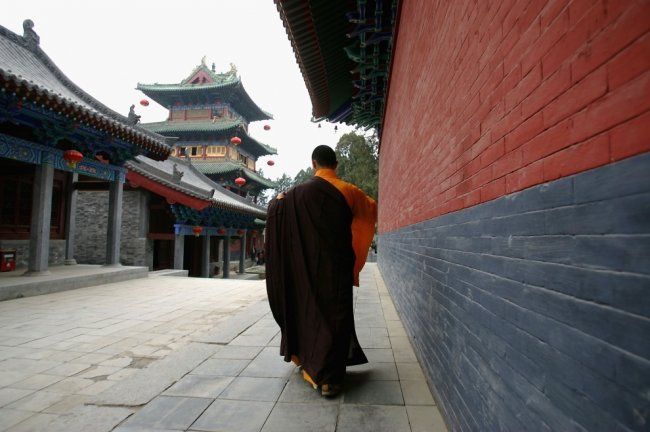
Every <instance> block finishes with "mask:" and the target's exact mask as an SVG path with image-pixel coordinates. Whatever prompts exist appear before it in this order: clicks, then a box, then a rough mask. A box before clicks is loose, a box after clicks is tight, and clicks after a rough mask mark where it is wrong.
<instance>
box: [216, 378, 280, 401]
mask: <svg viewBox="0 0 650 432" xmlns="http://www.w3.org/2000/svg"><path fill="white" fill-rule="evenodd" d="M286 383H287V380H286V379H281V378H252V377H238V378H235V379H234V380H233V381H232V382H231V383H230V385H229V386H228V387H227V388H226V389H225V390H224V391H223V392H222V393H221V395H220V396H219V398H220V399H237V400H248V401H275V400H277V399H278V397H279V396H280V393H282V390H283V389H284V386H285V384H286Z"/></svg>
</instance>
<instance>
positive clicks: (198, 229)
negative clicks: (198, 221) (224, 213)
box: [192, 226, 203, 237]
mask: <svg viewBox="0 0 650 432" xmlns="http://www.w3.org/2000/svg"><path fill="white" fill-rule="evenodd" d="M192 232H193V233H194V236H195V237H198V236H200V235H201V233H202V232H203V227H200V226H195V227H194V228H192Z"/></svg>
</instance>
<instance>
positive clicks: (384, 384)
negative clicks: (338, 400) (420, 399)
mask: <svg viewBox="0 0 650 432" xmlns="http://www.w3.org/2000/svg"><path fill="white" fill-rule="evenodd" d="M343 402H344V403H345V404H367V405H404V399H403V398H402V391H401V388H400V384H399V382H398V381H363V382H354V381H350V380H348V381H346V383H345V393H344V394H343Z"/></svg>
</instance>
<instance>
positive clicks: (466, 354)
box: [378, 154, 650, 431]
mask: <svg viewBox="0 0 650 432" xmlns="http://www.w3.org/2000/svg"><path fill="white" fill-rule="evenodd" d="M648 172H650V154H645V155H640V156H636V157H633V158H629V159H626V160H624V161H621V162H617V163H614V164H609V165H607V166H605V167H601V168H598V169H593V170H589V171H586V172H583V173H580V174H577V175H573V176H569V177H565V178H562V179H559V180H555V181H553V182H550V183H545V184H541V185H537V186H534V187H531V188H528V189H526V190H524V191H521V192H518V193H514V194H511V195H507V196H505V197H501V198H498V199H495V200H492V201H490V202H487V203H483V204H481V205H478V206H474V207H472V208H468V209H465V210H461V211H457V212H454V213H451V214H447V215H444V216H440V217H437V218H433V219H430V220H427V221H424V222H420V223H417V224H413V225H410V226H407V227H403V228H401V229H399V230H395V231H392V232H390V233H384V234H382V235H381V236H380V239H379V248H378V252H379V253H378V258H379V264H380V269H381V272H382V274H383V276H384V278H385V279H386V282H387V284H388V286H389V289H390V292H391V294H392V296H393V299H394V300H395V304H396V307H397V309H398V312H399V314H400V317H401V318H402V320H403V322H404V324H405V327H406V329H407V332H408V333H409V335H410V337H411V339H412V341H413V344H414V348H415V350H416V352H417V354H418V357H419V359H420V361H421V362H422V364H423V366H424V370H425V374H426V375H427V378H428V381H429V383H430V384H431V387H432V389H433V391H434V394H435V396H436V398H437V400H438V402H439V405H440V407H441V411H442V412H443V415H444V417H445V419H446V421H447V423H448V426H450V430H475V431H483V430H512V431H520V430H536V431H538V430H553V431H556V430H638V431H641V430H646V428H647V421H648V411H647V407H648V402H647V388H648V385H649V381H648V380H649V377H650V345H649V344H648V339H647V338H648V335H649V334H650V296H649V295H648V288H649V287H650V241H649V240H648V233H650V217H648V215H650V181H649V177H648Z"/></svg>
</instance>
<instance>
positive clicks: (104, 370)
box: [75, 366, 122, 379]
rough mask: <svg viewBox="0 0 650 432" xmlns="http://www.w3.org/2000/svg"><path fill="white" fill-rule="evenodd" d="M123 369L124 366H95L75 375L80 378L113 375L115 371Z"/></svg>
mask: <svg viewBox="0 0 650 432" xmlns="http://www.w3.org/2000/svg"><path fill="white" fill-rule="evenodd" d="M121 369H122V368H120V367H113V366H93V367H91V368H90V369H88V370H86V371H83V372H81V373H79V374H78V375H75V376H76V377H79V378H87V379H96V378H100V377H107V376H109V375H113V374H114V373H116V372H119V371H120V370H121Z"/></svg>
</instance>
